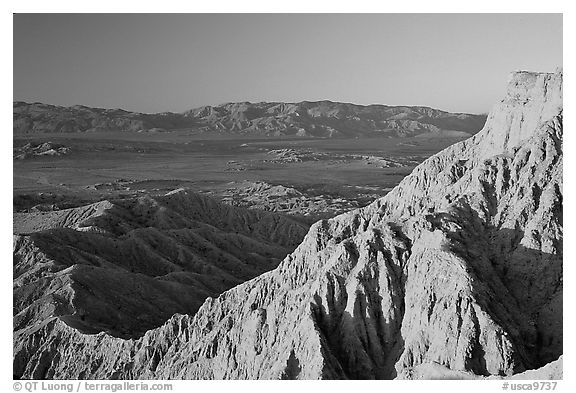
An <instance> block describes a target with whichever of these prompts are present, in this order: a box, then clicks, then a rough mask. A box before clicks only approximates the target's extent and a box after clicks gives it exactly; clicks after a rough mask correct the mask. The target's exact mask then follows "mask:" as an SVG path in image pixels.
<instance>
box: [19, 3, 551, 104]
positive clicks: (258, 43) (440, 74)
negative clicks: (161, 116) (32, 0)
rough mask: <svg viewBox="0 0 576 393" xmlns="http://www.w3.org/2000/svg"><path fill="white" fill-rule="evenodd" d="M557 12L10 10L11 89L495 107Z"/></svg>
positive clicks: (34, 98) (545, 52)
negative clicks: (510, 77)
mask: <svg viewBox="0 0 576 393" xmlns="http://www.w3.org/2000/svg"><path fill="white" fill-rule="evenodd" d="M561 65H562V15H561V14H427V15H422V14H148V15H130V14H80V15H79V14H16V15H14V100H19V101H28V102H44V103H49V104H54V105H66V106H69V105H76V104H82V105H87V106H94V107H104V108H123V109H127V110H132V111H138V112H161V111H172V112H180V111H184V110H187V109H190V108H194V107H198V106H202V105H218V104H221V103H225V102H233V101H251V102H259V101H287V102H297V101H303V100H310V101H315V100H323V99H328V100H333V101H344V102H353V103H358V104H373V103H378V104H388V105H426V106H431V107H434V108H438V109H444V110H448V111H453V112H470V113H482V112H488V111H489V110H490V108H491V107H492V105H494V104H495V103H496V101H497V100H499V99H500V98H501V97H502V94H503V92H504V88H505V84H506V81H507V79H508V75H509V73H510V72H511V71H513V70H531V71H554V69H555V68H556V67H558V66H561Z"/></svg>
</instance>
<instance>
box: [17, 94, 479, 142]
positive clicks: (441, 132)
mask: <svg viewBox="0 0 576 393" xmlns="http://www.w3.org/2000/svg"><path fill="white" fill-rule="evenodd" d="M485 120H486V116H484V115H469V114H463V113H448V112H444V111H440V110H436V109H432V108H427V107H394V106H386V105H370V106H362V105H353V104H345V103H338V102H331V101H320V102H308V101H305V102H300V103H296V104H286V103H276V102H272V103H266V102H264V103H248V102H242V103H231V104H224V105H219V106H216V107H202V108H198V109H192V110H190V111H187V112H185V113H158V114H143V113H133V112H127V111H123V110H120V109H114V110H113V109H100V108H88V107H85V106H73V107H68V108H65V107H58V106H52V105H45V104H39V103H35V104H28V103H24V102H15V103H14V124H13V128H14V133H15V134H21V133H43V132H92V131H132V132H137V131H138V132H143V131H145V132H164V131H170V130H176V129H193V130H198V131H201V132H218V133H230V134H241V135H251V136H263V135H266V136H286V135H292V136H301V137H361V136H379V135H382V136H414V135H420V134H424V135H433V136H444V137H466V136H469V135H471V134H474V133H476V132H478V131H479V130H480V129H481V128H482V126H483V125H484V122H485Z"/></svg>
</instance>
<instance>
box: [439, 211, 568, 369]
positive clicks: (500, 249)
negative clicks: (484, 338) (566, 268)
mask: <svg viewBox="0 0 576 393" xmlns="http://www.w3.org/2000/svg"><path fill="white" fill-rule="evenodd" d="M457 216H460V217H467V218H468V219H467V220H462V219H458V220H457V222H458V224H459V225H460V226H461V227H462V230H459V231H450V230H446V229H447V228H448V227H449V226H448V225H446V224H447V223H449V222H455V221H454V220H455V215H453V214H449V213H440V214H435V215H434V216H429V217H428V219H429V220H431V222H432V224H433V228H439V229H442V230H443V231H445V233H446V234H447V237H448V238H449V239H450V242H449V244H447V245H445V247H446V249H447V250H449V251H451V252H453V253H455V254H456V255H458V256H459V257H461V258H462V259H464V260H466V261H467V262H468V266H469V267H470V268H471V274H472V278H473V280H472V285H473V291H474V294H475V297H476V298H477V300H478V302H479V304H480V305H481V306H482V307H483V309H484V311H486V312H488V314H490V316H491V317H492V318H493V319H494V320H495V322H496V323H498V324H499V325H500V326H502V327H503V328H504V329H505V330H506V331H507V332H508V333H509V337H511V338H512V339H513V342H514V344H515V346H516V348H515V349H516V353H517V355H518V356H520V358H521V359H522V363H523V364H524V365H525V367H526V368H527V369H533V368H538V367H541V366H543V365H545V364H547V363H549V362H551V361H553V360H556V359H557V358H558V357H559V356H560V355H561V354H562V341H563V340H562V296H561V293H562V276H563V269H562V263H563V262H562V260H563V257H562V251H561V250H562V239H556V240H555V242H556V243H557V249H558V250H559V254H551V253H546V252H543V251H541V250H536V249H531V248H527V247H525V246H524V245H522V244H521V241H522V239H523V238H524V237H525V236H528V235H529V234H528V233H527V231H526V230H522V229H520V228H517V229H508V228H495V227H494V226H491V225H487V224H486V223H485V222H483V221H482V220H481V219H480V218H479V217H478V215H477V214H476V213H475V211H474V210H473V209H470V207H469V206H467V205H460V206H459V207H458V214H457ZM477 350H478V352H477V355H476V356H477V357H478V361H477V362H476V364H475V367H479V369H482V356H481V353H480V350H479V349H477ZM520 371H523V370H517V372H520Z"/></svg>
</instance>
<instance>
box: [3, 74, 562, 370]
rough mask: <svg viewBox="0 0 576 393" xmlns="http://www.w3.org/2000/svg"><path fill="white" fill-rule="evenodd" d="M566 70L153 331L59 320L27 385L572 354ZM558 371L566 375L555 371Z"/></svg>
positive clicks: (20, 347)
mask: <svg viewBox="0 0 576 393" xmlns="http://www.w3.org/2000/svg"><path fill="white" fill-rule="evenodd" d="M562 195H563V194H562V74H561V73H556V74H534V73H526V72H521V73H516V74H514V75H513V77H512V80H511V82H510V86H509V89H508V94H507V96H506V97H505V99H504V100H503V101H502V102H501V103H499V104H498V105H497V106H496V107H495V108H494V110H493V111H492V113H491V114H490V116H489V119H488V122H487V124H486V126H485V127H484V129H483V130H482V131H481V132H480V133H479V134H477V135H476V136H475V137H473V138H471V139H469V140H467V141H464V142H462V143H459V144H456V145H453V146H451V147H449V148H448V149H446V150H444V151H442V152H440V153H438V154H437V155H435V156H433V157H431V158H430V159H428V160H426V161H425V162H424V163H422V164H421V165H420V166H419V167H417V168H416V169H415V170H414V172H413V173H412V174H411V175H410V176H408V177H407V178H405V179H404V180H403V181H402V182H401V183H400V185H399V186H398V187H396V188H395V189H394V190H393V191H392V192H390V193H389V194H388V195H387V196H386V197H384V198H382V199H380V200H377V201H375V202H374V203H373V204H371V205H369V206H367V207H366V208H363V209H359V210H355V211H351V212H349V213H346V214H342V215H340V216H338V217H336V218H333V219H330V220H323V221H320V222H318V223H316V224H314V225H313V226H312V228H311V229H310V231H309V232H308V234H307V235H306V237H305V238H304V240H303V241H302V243H301V244H300V245H299V246H298V248H297V249H296V250H295V251H294V252H293V253H292V254H290V255H288V256H287V257H286V258H285V259H284V260H283V261H282V262H281V263H280V265H279V266H278V267H277V268H276V269H274V270H272V271H270V272H267V273H264V274H262V275H260V276H258V277H256V278H254V279H252V280H250V281H247V282H245V283H244V284H241V285H238V286H236V287H234V288H232V289H230V290H228V291H226V292H224V293H222V294H221V295H220V296H218V297H216V298H208V299H207V300H206V301H205V302H204V304H203V305H202V306H201V307H200V308H199V310H198V311H197V312H196V313H195V314H194V315H175V316H174V317H172V318H171V319H170V320H168V321H167V322H166V323H165V324H164V325H163V326H161V327H159V328H157V329H153V330H150V331H148V332H147V333H146V334H145V335H144V336H143V337H142V338H140V339H137V340H124V339H122V338H115V337H111V336H110V335H107V334H105V333H99V334H97V335H90V334H85V333H82V332H81V331H79V330H78V329H75V328H74V327H73V326H70V324H67V323H66V321H65V320H63V319H62V318H57V317H46V318H45V319H43V321H42V322H41V323H38V324H36V325H35V326H34V327H33V328H27V329H23V330H21V331H18V332H17V333H16V334H15V338H14V354H15V357H14V366H15V373H16V375H18V376H21V377H24V378H42V377H45V378H88V377H90V378H240V379H245V378H250V379H256V378H260V379H262V378H271V379H277V378H283V379H318V378H383V379H391V378H433V377H434V376H435V375H436V374H437V373H438V372H439V371H438V370H444V371H445V370H448V371H449V372H454V373H460V374H459V375H471V376H512V375H514V374H517V373H520V372H523V371H525V370H527V369H534V368H538V367H541V366H543V365H545V364H546V363H548V362H551V361H553V360H556V359H557V358H558V357H559V356H560V355H561V354H562V238H563V223H562ZM551 375H558V373H552V374H551Z"/></svg>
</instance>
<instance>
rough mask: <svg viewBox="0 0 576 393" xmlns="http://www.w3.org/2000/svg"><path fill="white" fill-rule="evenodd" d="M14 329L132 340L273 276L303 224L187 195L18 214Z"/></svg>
mask: <svg viewBox="0 0 576 393" xmlns="http://www.w3.org/2000/svg"><path fill="white" fill-rule="evenodd" d="M14 222H15V233H17V235H15V236H14V329H15V332H16V333H15V334H20V333H21V332H26V331H27V330H28V329H30V328H33V327H34V326H35V325H36V324H38V323H42V321H43V320H44V319H46V318H52V317H54V316H57V317H58V318H60V319H61V320H63V321H65V322H66V323H67V324H68V325H69V326H73V327H74V328H76V329H78V330H79V331H82V332H84V333H98V332H102V331H105V332H108V333H109V334H111V335H114V336H117V337H138V336H141V335H142V334H144V333H145V332H146V331H147V330H149V329H152V328H154V327H157V326H160V325H161V324H162V323H164V322H165V321H166V320H167V319H168V318H170V317H171V316H172V315H173V314H175V313H191V314H193V313H195V312H196V310H197V309H198V308H199V307H200V305H201V304H202V303H203V302H204V300H205V299H206V298H207V297H208V296H217V295H218V294H220V293H222V292H223V291H225V290H227V289H229V288H231V287H233V286H235V285H238V284H240V283H242V282H244V281H246V280H248V279H251V278H253V277H255V276H257V275H259V274H261V273H263V272H266V271H268V270H271V269H273V268H274V267H276V266H277V265H278V263H279V262H280V260H281V259H282V258H283V257H284V256H286V254H287V253H289V252H290V251H292V250H293V249H294V248H295V247H296V245H297V244H298V243H299V242H300V241H301V239H302V238H303V237H304V235H305V234H306V231H307V229H308V228H307V226H305V225H303V224H301V223H298V222H296V221H293V220H291V219H289V218H286V217H283V216H281V215H277V214H274V213H265V212H259V211H248V210H245V209H241V208H235V207H231V206H228V205H224V204H220V203H218V202H216V201H214V200H212V199H210V198H207V197H204V196H200V195H198V194H194V193H191V192H187V191H185V190H177V191H175V192H172V193H169V194H167V195H165V196H163V197H156V198H149V197H142V198H138V199H131V200H119V201H113V202H110V201H103V202H99V203H95V204H92V205H88V206H83V207H79V208H73V209H66V210H60V211H53V212H34V213H17V214H15V215H14Z"/></svg>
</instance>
